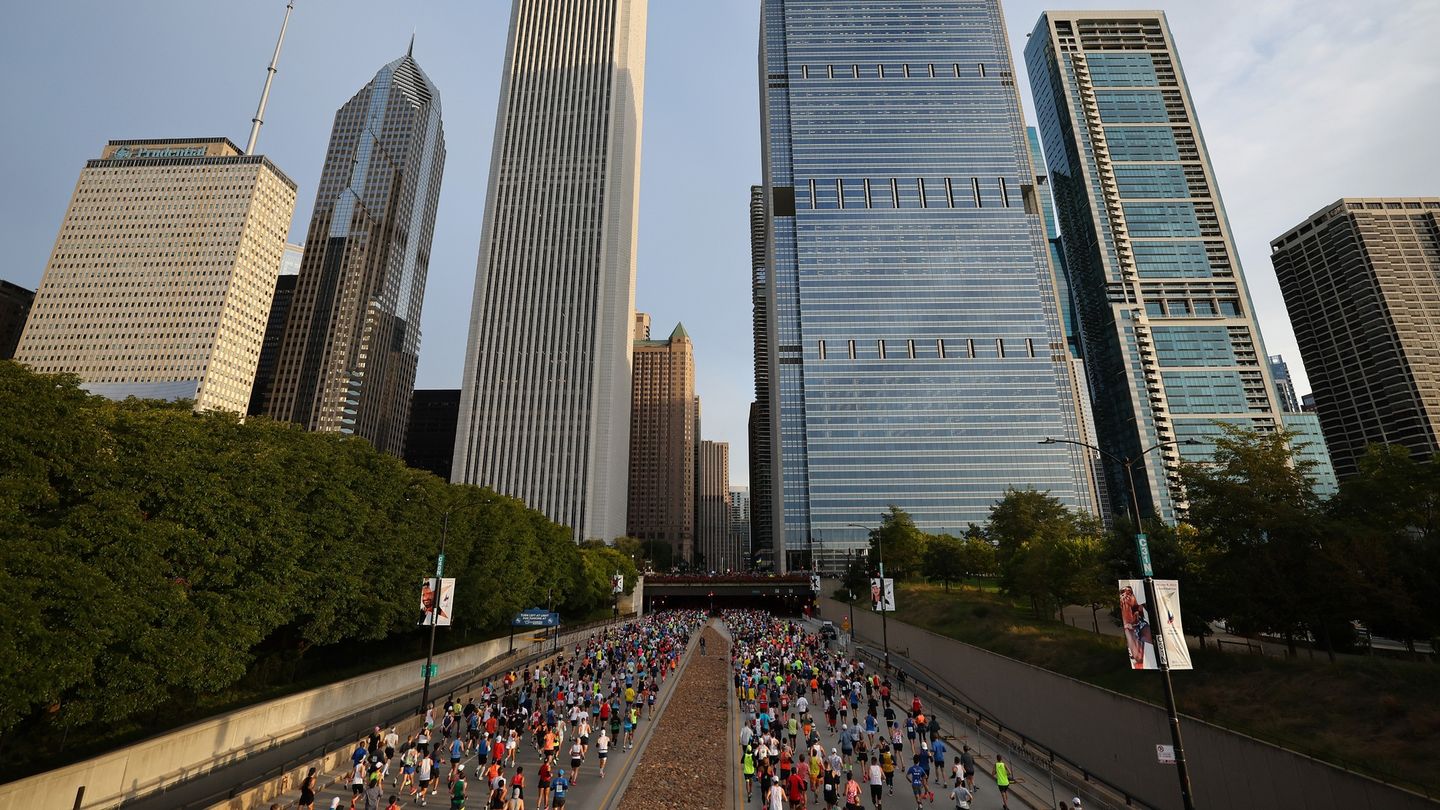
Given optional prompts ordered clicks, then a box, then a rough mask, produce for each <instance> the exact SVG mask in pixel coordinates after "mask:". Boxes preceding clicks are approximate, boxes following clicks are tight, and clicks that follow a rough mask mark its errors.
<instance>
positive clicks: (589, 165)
mask: <svg viewBox="0 0 1440 810" xmlns="http://www.w3.org/2000/svg"><path fill="white" fill-rule="evenodd" d="M645 12H646V3H645V0H530V1H529V2H518V3H514V4H512V6H511V16H510V39H509V43H508V45H507V47H506V53H505V73H504V76H503V77H502V80H501V87H500V109H499V113H498V115H497V116H496V122H495V141H494V144H493V146H492V149H491V163H490V186H489V193H488V197H487V199H486V203H485V224H484V229H483V230H482V232H481V236H480V256H479V261H478V263H477V266H476V271H475V297H474V301H473V303H472V306H471V314H470V341H469V347H468V349H467V351H466V355H465V375H464V385H463V388H462V396H461V401H460V423H459V427H458V428H457V430H456V438H455V469H454V471H453V473H452V476H451V478H452V480H455V481H458V482H464V483H470V484H481V485H484V486H488V487H492V488H494V489H495V490H497V491H499V492H502V493H504V494H506V495H511V496H514V497H517V498H520V499H521V500H523V501H524V502H525V503H526V504H528V505H529V506H531V507H532V508H535V509H538V510H539V511H541V512H542V513H544V514H545V515H546V516H547V517H549V518H550V519H551V520H554V521H556V522H558V523H563V524H565V525H568V526H570V527H571V529H572V532H573V536H574V538H575V539H576V540H581V539H585V538H602V539H611V538H614V537H617V536H619V535H620V534H622V533H623V532H624V530H625V508H626V493H625V487H626V483H627V478H628V476H627V472H626V464H627V461H628V450H629V444H630V442H629V430H630V371H631V367H630V363H631V320H632V318H633V317H634V312H635V237H636V232H635V227H636V219H637V212H638V206H639V177H640V128H641V127H640V123H641V118H642V108H643V98H644V87H645V78H644V76H645Z"/></svg>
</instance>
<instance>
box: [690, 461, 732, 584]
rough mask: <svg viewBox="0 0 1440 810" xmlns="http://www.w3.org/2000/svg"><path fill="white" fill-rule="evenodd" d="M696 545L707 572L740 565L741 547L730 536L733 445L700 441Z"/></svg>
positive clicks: (696, 498)
mask: <svg viewBox="0 0 1440 810" xmlns="http://www.w3.org/2000/svg"><path fill="white" fill-rule="evenodd" d="M695 480H696V484H695V486H696V488H697V492H696V493H695V507H696V508H695V546H696V548H698V549H699V551H700V555H701V563H702V565H703V567H704V568H705V570H707V571H725V570H727V569H733V568H737V567H739V566H740V559H739V548H738V547H737V544H735V543H734V542H732V538H731V537H730V444H729V443H728V442H712V441H702V442H700V458H699V465H698V470H697V474H696V476H695Z"/></svg>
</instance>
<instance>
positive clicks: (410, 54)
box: [405, 28, 415, 59]
mask: <svg viewBox="0 0 1440 810" xmlns="http://www.w3.org/2000/svg"><path fill="white" fill-rule="evenodd" d="M405 55H406V56H408V57H410V58H411V59H414V58H415V30H414V29H413V28H412V29H411V30H410V48H409V50H407V51H405Z"/></svg>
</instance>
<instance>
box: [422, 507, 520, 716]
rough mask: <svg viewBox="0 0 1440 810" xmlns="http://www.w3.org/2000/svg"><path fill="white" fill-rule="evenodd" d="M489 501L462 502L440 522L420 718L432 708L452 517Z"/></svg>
mask: <svg viewBox="0 0 1440 810" xmlns="http://www.w3.org/2000/svg"><path fill="white" fill-rule="evenodd" d="M489 503H490V502H489V501H476V502H473V503H466V502H463V501H462V502H460V503H457V504H455V505H454V506H452V507H450V508H449V509H446V510H445V512H444V516H443V518H442V519H441V522H440V554H439V556H437V557H436V558H435V605H434V607H433V608H432V610H431V614H430V649H429V651H428V652H426V653H425V688H424V689H423V690H421V692H420V716H421V717H424V716H425V710H426V709H427V708H429V706H430V671H431V667H432V666H433V665H434V660H435V628H436V627H439V622H440V586H441V581H440V578H441V577H442V576H443V575H444V573H445V540H446V538H447V537H448V536H449V534H450V516H451V515H453V514H454V513H455V512H457V511H459V510H461V509H466V508H469V507H471V506H483V505H488V504H489ZM511 636H512V637H511V649H512V650H513V649H514V637H513V636H514V631H513V630H512V631H511Z"/></svg>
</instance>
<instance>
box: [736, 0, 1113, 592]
mask: <svg viewBox="0 0 1440 810" xmlns="http://www.w3.org/2000/svg"><path fill="white" fill-rule="evenodd" d="M760 71H761V76H760V92H761V124H762V137H763V148H762V151H763V155H764V181H765V203H766V206H765V207H766V212H765V242H766V256H765V264H764V267H765V270H766V272H767V276H766V285H767V286H766V292H767V301H768V304H769V311H768V313H767V315H768V324H769V329H770V334H771V336H770V345H771V346H773V347H774V350H775V351H774V354H773V355H772V356H770V357H768V358H767V360H768V362H769V370H770V377H769V382H770V390H771V396H770V401H771V407H770V417H771V453H772V469H773V471H774V475H773V479H772V486H773V488H774V491H775V496H774V498H773V503H774V505H775V506H774V515H773V520H774V524H773V532H774V538H775V540H774V542H775V546H776V548H783V549H784V550H785V554H784V555H780V559H778V560H777V568H779V569H780V570H784V569H785V568H786V567H793V566H794V565H797V564H800V563H803V561H804V560H805V558H806V552H807V551H808V550H809V549H810V548H811V545H812V543H813V546H814V549H815V557H816V560H815V561H816V563H817V564H818V565H819V567H820V568H821V569H822V570H829V571H839V570H840V569H841V568H843V566H844V564H845V556H846V552H847V551H848V552H854V551H857V550H860V549H864V548H866V547H868V544H869V540H868V535H869V532H868V530H867V529H864V528H856V527H855V526H854V525H852V524H860V525H874V524H875V522H876V521H878V520H879V518H880V515H881V514H883V513H884V512H885V511H886V509H887V507H888V506H890V505H891V504H893V505H896V506H899V507H901V508H903V509H905V510H906V511H908V512H909V513H910V514H911V515H912V516H913V517H914V519H915V523H916V525H918V526H919V527H920V528H921V529H924V530H926V531H940V530H943V529H945V528H949V529H951V530H952V531H953V530H956V529H957V527H964V526H965V525H966V524H968V523H970V522H975V523H983V522H985V520H986V519H987V518H988V516H989V513H990V509H991V507H992V506H993V505H994V503H995V501H997V500H998V499H1000V498H1001V497H1003V496H1004V493H1005V490H1006V489H1007V488H1008V487H1011V486H1014V487H1019V488H1022V489H1023V488H1025V487H1034V488H1036V489H1039V490H1045V491H1049V492H1050V494H1051V495H1053V496H1054V497H1056V498H1058V499H1059V500H1060V501H1061V502H1063V503H1064V504H1066V505H1067V506H1070V507H1073V508H1076V509H1081V510H1084V511H1087V512H1094V511H1095V510H1096V503H1095V495H1094V493H1093V490H1092V487H1091V486H1090V484H1089V467H1088V464H1087V463H1086V454H1085V452H1084V450H1083V449H1082V448H1080V447H1078V446H1075V445H1069V444H1050V445H1043V444H1040V443H1039V441H1040V440H1041V439H1044V438H1046V437H1055V438H1060V439H1070V440H1080V438H1081V435H1082V434H1081V432H1080V427H1079V423H1078V417H1077V404H1076V402H1075V393H1074V392H1075V387H1074V384H1073V381H1072V379H1071V374H1072V367H1071V364H1070V358H1069V354H1068V352H1066V350H1065V334H1064V330H1063V328H1062V326H1061V323H1060V311H1059V305H1058V301H1057V295H1056V289H1055V279H1054V272H1053V270H1052V269H1051V267H1050V258H1049V246H1048V245H1047V243H1046V239H1045V228H1044V223H1043V221H1042V217H1041V209H1040V204H1039V201H1038V199H1037V195H1036V192H1035V187H1034V184H1035V170H1034V167H1033V166H1032V165H1031V161H1030V153H1029V149H1028V146H1027V144H1026V138H1025V125H1024V119H1023V115H1022V113H1021V108H1020V97H1019V94H1018V93H1017V91H1016V89H1015V82H1014V74H1013V70H1012V62H1011V58H1010V48H1009V44H1008V40H1007V37H1006V32H1005V26H1004V21H1003V18H1002V15H1001V12H1000V6H999V2H998V0H980V1H977V0H892V2H886V3H856V2H850V1H849V0H766V1H765V2H764V3H763V5H762V13H761V58H760ZM785 558H788V559H785Z"/></svg>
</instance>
